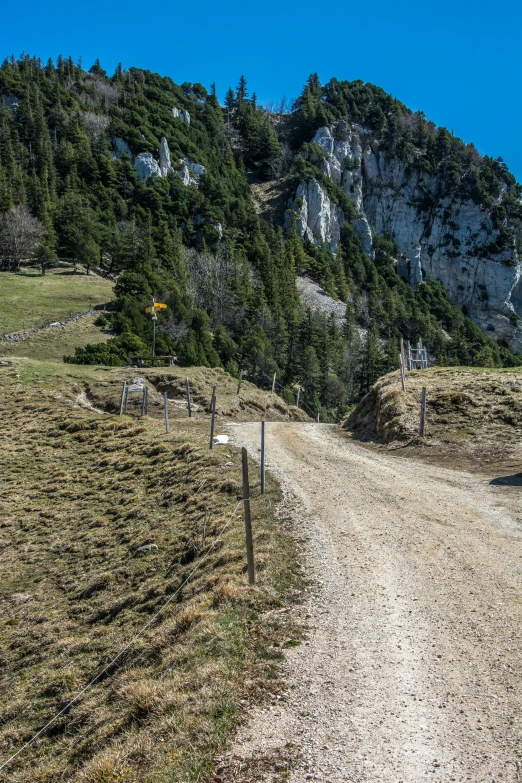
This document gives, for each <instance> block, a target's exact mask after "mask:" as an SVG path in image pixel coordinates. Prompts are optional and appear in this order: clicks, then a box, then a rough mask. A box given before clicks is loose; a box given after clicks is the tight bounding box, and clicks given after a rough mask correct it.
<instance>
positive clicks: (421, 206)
mask: <svg viewBox="0 0 522 783" xmlns="http://www.w3.org/2000/svg"><path fill="white" fill-rule="evenodd" d="M313 142H314V143H315V144H318V145H319V146H320V147H322V148H323V150H324V151H325V153H326V159H325V161H324V163H323V164H322V170H323V172H324V174H325V175H326V176H327V177H329V178H330V179H332V180H333V181H334V182H335V183H337V184H338V185H339V186H340V187H342V189H343V190H344V192H345V193H346V195H347V196H348V197H349V198H350V199H351V200H352V202H353V205H354V207H355V210H356V218H355V220H354V221H353V226H354V228H355V231H356V233H357V235H358V236H359V238H360V240H361V245H362V247H363V250H364V252H365V253H366V254H367V255H369V256H370V257H372V255H373V249H372V232H374V233H375V234H378V235H380V236H386V237H389V238H390V239H392V240H394V242H395V243H396V244H397V246H398V247H399V250H400V252H401V257H400V258H399V260H398V272H399V274H400V275H401V276H403V277H404V278H406V279H407V280H408V282H409V283H410V284H411V285H412V287H413V288H418V286H419V285H420V284H421V283H422V280H423V279H424V278H425V277H426V276H430V277H433V278H435V279H438V280H440V281H441V283H442V284H443V285H444V287H445V289H446V291H447V292H448V294H449V296H450V298H451V299H452V301H454V302H456V303H457V304H459V305H461V306H465V308H466V310H467V312H468V313H469V315H470V316H471V317H472V318H473V319H474V320H475V321H476V323H477V324H478V325H479V326H480V327H481V328H482V329H483V330H485V331H488V332H489V333H491V334H492V336H494V337H496V338H499V337H502V338H505V339H507V340H508V341H509V342H510V343H511V345H512V346H513V347H514V348H516V349H518V350H522V327H518V326H517V323H516V322H517V316H520V317H521V318H522V267H521V262H520V260H519V258H518V255H517V252H516V249H515V247H510V248H506V249H504V250H503V251H502V252H494V253H488V252H487V248H488V246H489V245H490V243H494V242H495V240H496V238H497V237H498V234H499V231H498V230H497V229H496V228H495V227H494V226H493V222H492V220H491V217H490V215H489V212H488V211H487V210H485V209H484V208H483V207H481V206H480V205H478V204H476V203H475V202H473V201H471V200H469V199H465V198H461V197H458V196H446V197H439V195H438V193H439V184H440V183H439V181H438V180H437V177H436V176H434V175H432V174H429V173H427V172H425V171H423V170H422V169H421V168H420V167H416V166H412V165H410V164H408V162H407V161H406V160H402V159H401V158H399V157H396V156H393V155H391V154H390V153H389V152H385V151H383V150H382V149H381V145H380V143H379V140H378V139H377V138H376V137H375V134H374V132H373V131H371V130H369V129H368V128H363V127H361V126H359V125H350V124H349V123H347V122H345V121H343V120H341V121H339V122H338V123H337V124H336V126H335V127H334V128H326V127H324V128H319V130H318V131H317V133H316V134H315V136H314V139H313ZM501 198H502V194H501V193H500V194H499V195H498V199H499V201H500V200H501ZM293 208H294V211H295V213H296V228H297V231H298V233H299V235H300V236H302V237H304V236H307V237H308V238H309V239H311V240H312V241H314V242H316V243H321V242H324V243H325V244H326V245H327V246H328V247H329V248H330V249H331V250H332V251H333V252H336V250H337V247H338V244H339V237H340V229H341V228H342V226H343V224H344V222H345V219H346V218H345V216H344V214H343V212H342V210H341V209H340V208H339V206H338V205H337V204H336V203H335V202H333V201H332V200H331V199H330V198H329V197H328V195H327V193H326V192H325V190H324V188H322V187H321V186H320V185H319V184H318V183H317V182H314V181H306V182H302V183H301V184H300V185H299V186H298V188H297V192H296V197H295V202H294V204H293Z"/></svg>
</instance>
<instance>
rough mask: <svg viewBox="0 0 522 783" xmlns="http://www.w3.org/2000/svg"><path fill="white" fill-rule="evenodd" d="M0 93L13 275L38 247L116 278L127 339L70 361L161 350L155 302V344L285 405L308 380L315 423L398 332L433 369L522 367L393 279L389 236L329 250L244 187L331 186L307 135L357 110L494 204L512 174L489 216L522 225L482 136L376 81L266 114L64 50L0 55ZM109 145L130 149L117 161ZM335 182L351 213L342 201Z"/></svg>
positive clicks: (0, 232) (514, 193)
mask: <svg viewBox="0 0 522 783" xmlns="http://www.w3.org/2000/svg"><path fill="white" fill-rule="evenodd" d="M0 94H1V96H2V98H3V100H0V265H1V268H2V269H6V270H16V269H17V267H18V266H19V264H20V263H21V262H22V261H23V262H24V263H25V262H26V261H27V258H28V257H29V256H30V258H31V260H32V262H33V263H34V264H36V265H38V266H39V267H40V268H41V270H42V272H44V273H45V270H46V269H47V268H49V267H50V266H52V265H53V264H56V263H57V262H58V260H59V259H62V260H64V259H66V260H69V261H71V262H73V263H75V264H78V265H82V266H84V267H85V268H87V269H88V270H90V271H92V272H94V271H96V272H98V273H103V274H106V275H109V276H111V277H114V278H115V279H116V284H115V298H114V301H113V302H112V303H111V308H112V309H111V313H110V315H111V324H112V328H113V329H114V331H115V333H116V335H117V336H116V337H114V338H112V339H110V340H109V341H108V342H107V343H103V344H97V345H92V346H87V348H84V349H81V350H77V352H76V354H75V356H72V357H66V360H67V361H69V362H80V363H95V364H106V365H119V364H125V363H126V360H127V356H128V355H129V354H130V353H147V352H149V351H150V343H151V321H150V317H149V316H147V315H146V313H145V307H146V306H148V305H149V304H150V301H151V297H153V296H154V297H156V298H157V299H158V300H160V301H163V302H165V303H166V304H167V305H168V309H167V310H166V311H163V312H162V313H161V315H160V316H159V320H158V331H157V343H156V350H157V353H158V354H172V353H174V354H176V355H177V357H178V359H179V361H180V362H181V363H183V364H187V365H191V364H198V365H204V366H210V367H216V366H220V367H224V368H225V370H227V371H228V372H230V373H231V374H233V375H236V376H237V375H238V373H239V370H240V369H243V370H244V372H245V373H247V376H248V378H249V380H252V381H253V382H255V383H258V384H259V385H260V386H264V387H267V386H269V384H270V380H271V377H272V375H273V373H274V372H277V375H278V379H279V382H280V384H281V385H282V387H284V392H283V395H284V396H286V397H287V399H288V400H289V401H291V400H293V399H294V391H293V389H294V388H295V385H296V384H299V385H300V386H301V388H302V389H303V392H302V394H303V399H304V401H306V404H307V405H308V406H309V409H310V410H312V411H314V412H317V411H321V413H322V416H323V420H326V419H327V418H328V417H329V418H330V419H334V418H338V417H340V416H341V415H343V413H345V411H346V410H347V409H348V408H349V406H350V405H352V404H353V403H355V402H356V401H357V400H358V399H360V397H361V396H362V395H363V394H364V393H366V392H367V391H368V389H369V388H370V386H371V385H372V384H373V382H374V381H375V380H376V379H377V378H378V377H379V376H380V375H382V374H383V373H385V372H387V371H389V370H392V369H395V368H396V367H397V355H398V350H399V348H398V347H399V340H400V337H403V338H404V339H406V340H410V341H411V342H415V341H417V340H418V338H422V340H423V341H424V343H425V344H426V345H427V346H428V349H429V353H430V354H431V355H432V357H433V358H434V360H435V361H436V362H437V363H438V364H441V365H472V366H496V367H502V366H515V365H521V364H522V356H521V355H520V354H516V353H513V352H512V351H511V350H510V349H509V348H508V347H507V345H505V344H499V343H497V342H496V341H495V340H494V339H493V338H492V337H490V336H488V335H486V334H484V333H483V332H481V330H480V329H479V328H478V326H476V325H475V324H474V323H473V322H472V321H471V320H470V319H469V318H468V317H467V316H466V315H465V313H464V312H463V311H462V310H461V309H460V308H459V307H457V306H456V305H453V304H452V303H451V302H450V300H449V298H448V296H447V294H446V293H445V291H444V289H443V287H442V285H441V284H440V283H439V282H437V281H434V280H430V279H427V280H426V281H425V282H424V283H423V284H422V285H421V286H420V288H419V290H418V291H414V290H413V289H412V288H411V287H410V286H409V285H408V283H406V282H405V281H404V280H403V279H401V278H400V277H399V275H398V274H397V271H396V265H395V263H394V258H396V256H397V252H396V248H395V246H394V243H393V242H392V241H391V240H390V239H388V238H386V237H374V246H375V250H376V252H375V259H374V260H371V259H370V258H369V257H368V256H367V255H365V254H364V253H363V252H362V249H361V246H360V242H359V240H358V239H357V237H356V235H355V233H354V231H353V229H352V227H351V225H350V224H349V223H347V225H345V227H344V228H343V231H342V237H341V246H340V249H339V252H338V253H337V254H336V255H333V254H332V253H331V252H330V251H329V250H327V249H326V248H325V247H324V246H323V247H319V246H317V245H315V244H312V243H311V242H310V241H308V240H306V241H303V240H301V239H299V238H298V236H297V233H296V230H295V224H294V223H293V222H292V219H291V216H288V215H287V216H286V219H285V218H281V215H280V214H278V213H277V212H275V211H274V213H273V214H272V215H268V216H267V215H266V214H265V215H264V216H263V217H262V216H261V215H260V214H258V212H256V208H255V205H254V201H253V199H252V195H251V187H250V184H249V183H250V182H252V181H256V182H262V181H264V180H269V179H274V180H278V181H280V182H281V183H282V187H283V189H284V187H287V188H288V192H289V194H290V193H291V191H292V187H294V185H295V183H298V182H299V181H301V180H302V179H303V177H306V176H310V177H314V178H316V179H317V180H318V181H322V180H324V175H323V174H322V173H321V168H320V164H321V154H322V151H321V149H320V148H319V147H317V145H314V144H311V143H310V142H311V139H312V138H313V135H314V133H315V131H316V130H317V128H318V127H320V126H322V125H325V124H328V123H329V122H333V121H334V120H335V119H337V118H339V117H349V118H351V119H352V120H353V121H357V122H363V123H366V124H368V125H370V126H371V127H373V128H374V129H375V130H376V131H377V132H378V133H379V135H380V138H381V139H382V144H383V145H384V147H388V148H390V149H391V148H393V150H394V151H395V153H396V154H398V155H407V154H408V153H409V151H411V150H412V149H417V150H421V151H422V156H423V157H422V165H423V166H424V167H426V170H429V171H438V172H439V174H440V177H441V181H442V183H443V186H444V187H447V188H448V189H449V190H453V191H454V190H455V189H457V190H460V191H462V192H463V193H465V194H466V195H467V196H468V197H470V198H472V199H474V200H475V201H476V202H477V203H480V204H483V205H484V206H485V208H489V207H491V205H492V203H493V196H492V194H493V193H494V192H497V190H498V188H499V187H500V186H502V187H503V188H504V190H505V192H506V196H505V198H504V200H503V204H502V206H501V207H499V208H498V209H497V212H498V214H497V213H495V214H494V215H493V217H494V219H496V220H498V222H499V225H504V223H505V218H506V216H507V217H508V218H509V220H510V221H511V224H512V223H513V222H515V223H516V222H517V221H518V222H520V220H521V218H522V209H521V207H520V201H519V199H520V187H519V186H518V185H517V183H516V182H515V179H514V178H513V177H512V175H511V174H510V173H509V171H508V170H507V168H506V167H505V165H504V164H502V163H501V162H498V161H494V160H491V159H490V158H481V157H480V156H478V155H477V154H476V151H475V153H474V154H473V155H472V151H471V152H470V146H471V145H464V144H463V142H461V141H460V140H458V139H454V138H453V137H452V136H451V135H450V134H449V133H448V131H446V130H445V129H436V128H435V126H433V125H432V124H431V123H429V122H427V121H426V120H425V118H424V117H423V116H422V115H415V116H414V115H413V114H412V113H411V112H410V111H409V110H408V109H407V108H406V107H405V106H404V105H403V104H401V103H400V102H399V101H397V100H395V99H394V98H392V97H391V96H389V95H387V94H386V93H384V92H383V91H382V90H380V89H379V88H377V87H374V86H372V85H369V84H364V83H363V82H360V81H358V82H339V81H337V80H335V79H333V80H331V81H330V82H329V83H328V84H326V85H321V84H320V83H319V80H318V78H317V76H315V75H313V76H311V77H310V79H309V80H308V81H307V83H306V84H305V86H304V87H303V91H302V94H301V96H300V97H299V98H298V100H297V101H296V102H295V103H294V105H293V106H292V107H288V108H287V109H286V110H283V109H282V110H281V111H268V110H267V108H266V107H260V106H258V103H257V99H256V96H255V94H250V93H249V88H248V84H247V82H246V80H245V78H244V77H241V79H240V81H239V84H238V86H237V88H236V89H232V88H231V89H229V90H228V92H227V94H226V99H225V105H224V106H221V105H220V104H219V102H218V99H217V96H216V88H215V86H214V85H212V86H211V87H210V90H209V91H207V89H206V88H205V87H204V86H203V85H201V84H191V83H184V84H181V85H177V84H175V83H174V82H173V81H172V80H171V79H170V78H168V77H161V76H159V75H158V74H154V73H151V72H149V71H144V70H140V69H136V68H130V69H128V70H123V69H122V68H121V66H119V67H118V68H117V69H116V71H115V73H114V74H112V75H108V74H107V73H106V72H105V71H104V70H103V68H102V66H101V65H100V63H99V62H96V63H95V64H94V65H93V66H92V67H90V68H89V69H88V70H85V69H84V67H83V66H82V63H81V62H80V63H74V62H73V61H72V59H71V58H68V59H66V58H64V57H61V56H60V57H58V58H57V60H56V61H54V62H53V61H52V60H49V62H47V64H44V63H42V62H41V61H40V60H38V59H36V58H33V57H30V56H25V55H24V56H22V57H20V58H19V59H18V60H16V59H14V58H11V59H6V60H5V61H4V62H3V64H2V66H1V69H0ZM173 107H176V108H177V109H179V110H180V111H179V112H178V113H177V116H176V113H175V112H173ZM182 112H188V113H189V115H190V122H187V121H185V120H184V119H183V116H182V114H181V113H182ZM404 118H407V119H408V121H407V122H406V121H404ZM162 137H165V138H166V139H167V141H168V145H169V148H170V155H171V162H172V168H173V170H172V171H171V172H170V173H169V174H168V176H162V177H159V176H152V177H149V178H143V179H140V178H138V176H137V173H136V170H135V167H134V165H133V159H132V157H131V154H132V156H136V155H138V154H140V153H151V154H152V155H153V156H154V157H157V156H158V149H159V147H160V142H161V139H162ZM115 139H119V140H123V141H124V142H125V144H126V146H127V149H128V151H129V153H131V154H127V153H126V152H125V151H122V149H121V148H120V149H119V150H116V152H117V154H115V141H114V140H115ZM479 158H480V159H479ZM186 160H189V161H194V162H196V163H197V164H200V165H201V166H204V172H203V173H202V174H201V176H200V177H199V181H198V182H191V183H190V184H188V185H187V184H185V183H184V181H183V179H182V178H181V177H180V176H179V169H180V168H181V166H182V165H183V161H186ZM321 178H322V180H321ZM324 186H325V188H328V191H329V195H330V197H331V198H333V199H334V200H336V201H337V202H338V203H339V204H340V206H342V208H343V210H344V212H345V214H346V215H348V216H349V215H350V214H351V211H353V206H352V205H351V202H350V199H348V197H347V196H346V194H345V193H344V192H343V191H342V190H341V189H340V188H336V186H335V185H334V184H333V183H332V182H324ZM294 189H295V188H294ZM506 231H507V229H506ZM501 240H502V235H501ZM299 274H307V275H309V276H310V277H311V278H313V279H314V280H316V281H317V282H318V283H320V285H321V286H322V287H323V288H324V289H325V290H326V291H327V292H328V293H330V294H331V295H332V296H334V297H335V298H337V299H340V300H341V301H343V302H346V317H345V319H344V321H343V322H342V324H340V323H338V322H337V321H336V320H335V317H334V316H329V317H327V316H324V315H321V314H319V313H318V312H312V311H310V310H309V309H307V308H306V307H305V306H304V305H303V303H302V302H301V300H300V297H299V295H298V291H297V287H296V277H297V275H299Z"/></svg>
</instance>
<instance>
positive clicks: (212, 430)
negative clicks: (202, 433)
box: [210, 386, 216, 449]
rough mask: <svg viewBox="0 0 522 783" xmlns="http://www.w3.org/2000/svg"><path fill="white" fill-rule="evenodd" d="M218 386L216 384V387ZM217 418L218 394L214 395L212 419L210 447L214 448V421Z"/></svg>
mask: <svg viewBox="0 0 522 783" xmlns="http://www.w3.org/2000/svg"><path fill="white" fill-rule="evenodd" d="M215 388H216V387H215V386H214V389H215ZM215 419H216V395H215V394H213V395H212V418H211V419H210V448H211V449H212V448H214V422H215Z"/></svg>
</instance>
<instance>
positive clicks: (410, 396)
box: [342, 367, 522, 471]
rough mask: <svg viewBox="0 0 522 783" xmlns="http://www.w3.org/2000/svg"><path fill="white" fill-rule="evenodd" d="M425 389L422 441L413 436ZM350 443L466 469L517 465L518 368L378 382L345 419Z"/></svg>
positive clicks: (426, 373) (521, 383)
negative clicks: (381, 447) (379, 446)
mask: <svg viewBox="0 0 522 783" xmlns="http://www.w3.org/2000/svg"><path fill="white" fill-rule="evenodd" d="M423 386H425V387H426V390H427V411H426V417H427V426H426V437H425V438H423V439H421V438H420V437H419V415H420V400H421V390H422V387H423ZM342 426H343V429H344V430H345V431H347V432H348V433H349V434H350V435H351V436H352V437H354V438H355V439H357V440H360V441H363V442H368V443H370V442H371V443H377V444H384V445H386V446H387V447H388V448H392V449H396V448H400V449H401V453H402V454H403V455H404V454H410V455H412V456H413V455H414V456H418V457H421V458H422V459H424V460H428V461H434V462H438V463H439V464H443V465H452V466H454V467H462V468H465V469H466V470H481V469H486V468H487V469H489V468H491V469H493V470H494V469H495V466H496V467H497V468H499V469H502V468H504V469H505V470H508V471H509V470H510V469H511V468H513V469H514V468H516V467H517V465H518V466H520V465H521V464H522V370H521V369H520V368H514V369H509V370H497V369H489V368H484V367H432V368H430V369H428V370H416V371H414V372H410V373H409V374H408V376H407V379H406V391H405V392H403V391H402V387H401V383H400V377H399V373H398V372H395V373H390V374H389V375H385V376H384V377H383V378H381V379H380V380H379V381H378V382H377V383H376V384H375V386H374V387H373V388H372V389H371V391H370V393H369V394H368V395H366V397H364V399H363V400H362V401H361V402H360V403H359V405H358V406H357V407H356V408H355V409H354V410H353V411H352V412H351V413H350V414H349V415H348V416H347V417H346V419H345V420H344V422H343V423H342Z"/></svg>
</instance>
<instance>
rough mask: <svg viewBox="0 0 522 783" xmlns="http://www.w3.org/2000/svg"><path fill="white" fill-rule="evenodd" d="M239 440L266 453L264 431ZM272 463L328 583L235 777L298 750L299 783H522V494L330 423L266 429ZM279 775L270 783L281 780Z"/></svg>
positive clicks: (244, 430)
mask: <svg viewBox="0 0 522 783" xmlns="http://www.w3.org/2000/svg"><path fill="white" fill-rule="evenodd" d="M234 431H235V438H236V441H237V442H238V443H243V444H247V445H249V447H250V451H251V453H253V452H257V446H258V444H259V427H258V425H253V424H246V425H242V426H240V427H235V428H234ZM267 461H268V462H269V464H270V466H271V468H272V469H274V470H275V472H276V473H277V474H278V476H279V477H280V479H281V480H282V481H283V484H284V487H285V490H286V504H287V511H289V512H290V513H291V514H293V516H294V520H295V525H296V529H297V530H298V533H299V535H301V536H304V538H305V539H306V544H305V545H304V550H305V551H304V558H305V564H306V567H307V569H308V570H309V572H310V574H311V576H312V578H313V580H315V586H314V587H311V588H310V591H309V593H307V599H306V602H305V606H304V610H303V611H304V612H305V613H306V622H307V624H308V626H309V629H310V631H309V633H308V635H307V639H306V641H305V642H304V643H303V644H302V645H300V646H299V647H296V648H294V649H292V650H290V651H289V652H288V656H287V662H286V664H285V668H286V670H287V678H288V690H287V693H288V696H287V698H286V699H285V700H283V701H282V702H281V704H280V706H273V707H271V708H270V709H267V710H266V711H265V712H262V711H257V712H256V713H255V714H253V715H252V719H251V721H250V722H249V724H248V725H247V726H246V728H245V729H244V730H242V732H241V734H240V736H239V737H238V739H237V742H236V744H235V746H234V747H233V748H232V756H231V757H230V758H231V759H235V760H236V761H237V768H238V769H239V768H240V767H241V766H243V765H242V761H244V762H245V765H246V766H247V762H248V759H249V758H252V757H257V758H259V756H263V755H265V756H266V757H267V759H268V758H269V757H272V758H276V759H277V757H278V754H279V755H280V757H281V758H283V757H284V755H285V753H286V757H287V758H288V752H289V751H288V749H287V750H286V751H285V747H287V748H288V747H289V746H288V745H287V743H293V745H294V748H295V751H291V755H293V756H294V757H297V759H298V760H297V762H294V763H293V764H292V763H291V764H290V767H291V768H292V767H293V768H292V769H291V772H290V776H289V778H288V780H289V781H291V782H292V783H302V782H303V781H306V780H315V781H324V783H326V782H328V783H330V782H332V783H333V782H334V781H335V783H338V782H340V781H343V783H346V782H347V781H371V782H372V783H377V782H378V783H397V782H398V781H404V783H414V782H415V783H417V781H422V780H431V781H440V782H441V783H442V781H443V782H444V783H447V781H473V783H482V781H484V782H486V781H487V783H492V781H495V782H496V783H498V782H499V781H503V782H505V783H508V781H509V782H510V783H511V782H512V781H513V782H514V781H522V742H521V734H520V732H521V725H522V724H521V717H522V716H521V696H520V687H521V684H522V682H521V674H522V648H521V643H520V637H521V628H522V625H521V622H522V601H521V599H522V579H521V574H522V502H521V501H522V498H521V494H522V490H521V488H520V486H518V487H517V486H492V485H490V483H489V479H483V478H480V477H476V476H472V475H470V474H467V473H462V472H457V471H453V470H445V469H442V468H437V467H432V466H427V465H424V464H422V463H420V462H415V461H410V460H406V459H404V458H398V457H394V456H391V455H387V454H385V453H378V454H377V453H373V452H370V451H369V450H366V449H364V448H362V447H361V446H358V445H357V444H355V443H353V442H351V441H349V440H347V439H345V438H344V437H343V436H342V435H340V434H339V433H338V432H337V430H336V429H335V428H333V427H330V426H328V425H326V426H324V425H314V424H305V425H302V424H301V425H299V424H268V425H267ZM269 766H270V764H268V765H267V769H266V772H263V773H262V775H264V777H263V778H261V777H256V783H257V781H259V780H261V779H263V780H267V781H269V780H281V779H283V778H281V777H279V776H278V774H279V775H280V773H276V771H275V770H276V769H277V764H276V765H275V767H274V769H273V771H272V772H271V771H270V770H269ZM279 769H281V767H280V765H279ZM260 774H261V773H260ZM237 779H238V780H239V779H241V780H242V779H243V778H240V777H238V778H237ZM284 779H287V778H284Z"/></svg>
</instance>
